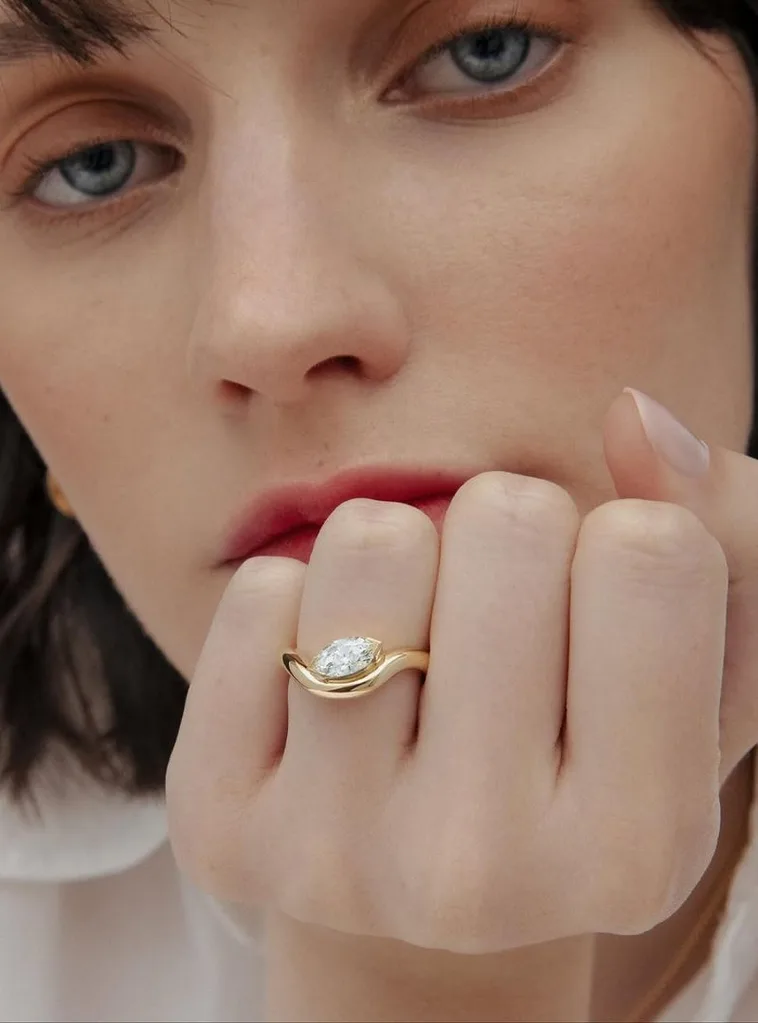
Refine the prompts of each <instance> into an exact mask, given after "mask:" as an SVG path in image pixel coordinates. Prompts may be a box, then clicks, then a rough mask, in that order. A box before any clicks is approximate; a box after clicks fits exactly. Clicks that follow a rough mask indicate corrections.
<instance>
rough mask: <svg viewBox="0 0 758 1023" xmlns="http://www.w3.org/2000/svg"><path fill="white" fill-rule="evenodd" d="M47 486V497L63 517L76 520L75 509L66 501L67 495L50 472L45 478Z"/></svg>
mask: <svg viewBox="0 0 758 1023" xmlns="http://www.w3.org/2000/svg"><path fill="white" fill-rule="evenodd" d="M45 486H46V489H47V496H48V497H49V498H50V500H51V502H52V503H53V505H54V506H55V508H56V509H57V510H58V511H59V512H60V513H61V515H65V516H66V518H69V519H72V518H74V509H73V508H72V507H71V505H70V504H69V503H68V501H67V500H66V495H65V494H64V493H63V491H62V490H61V488H60V484H59V483H58V481H57V480H56V478H55V477H54V476H53V474H52V473H51V472H48V473H47V475H46V476H45Z"/></svg>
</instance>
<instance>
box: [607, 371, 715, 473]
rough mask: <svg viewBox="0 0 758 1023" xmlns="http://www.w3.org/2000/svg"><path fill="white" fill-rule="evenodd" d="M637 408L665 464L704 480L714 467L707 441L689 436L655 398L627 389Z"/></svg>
mask: <svg viewBox="0 0 758 1023" xmlns="http://www.w3.org/2000/svg"><path fill="white" fill-rule="evenodd" d="M624 393H625V394H631V396H632V397H633V398H634V401H635V402H636V405H637V410H638V411H639V414H640V419H641V420H642V426H643V428H644V430H645V434H646V435H647V439H648V440H649V441H650V443H651V444H652V445H653V447H654V448H655V450H656V452H657V453H658V454H659V455H660V457H661V458H662V459H664V461H666V462H668V464H669V465H670V466H671V467H672V468H673V469H675V470H676V472H679V473H681V474H682V475H683V476H693V477H696V476H704V475H705V474H706V473H707V472H708V470H709V469H710V466H711V452H710V449H709V447H708V445H707V444H706V443H705V441H702V440H699V439H698V438H697V437H696V436H695V435H694V433H690V431H689V430H688V429H687V427H686V426H683V425H682V424H681V423H680V422H679V420H678V419H675V418H674V416H672V414H671V413H670V412H669V410H668V409H667V408H664V406H663V405H661V404H660V403H659V402H657V401H656V400H655V398H651V397H650V395H648V394H643V393H642V391H635V390H634V389H633V388H632V387H625V388H624Z"/></svg>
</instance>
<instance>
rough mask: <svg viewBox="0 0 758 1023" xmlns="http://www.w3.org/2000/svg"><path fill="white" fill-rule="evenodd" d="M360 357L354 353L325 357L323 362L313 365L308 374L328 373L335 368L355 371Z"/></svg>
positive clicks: (358, 367)
mask: <svg viewBox="0 0 758 1023" xmlns="http://www.w3.org/2000/svg"><path fill="white" fill-rule="evenodd" d="M360 365H361V362H360V359H358V358H356V357H355V356H354V355H334V356H332V358H331V359H325V360H324V361H323V362H319V364H318V365H317V366H314V367H313V368H312V369H311V370H310V372H309V374H308V376H314V375H316V374H319V375H320V374H322V373H323V374H329V373H333V372H334V371H335V370H338V371H339V370H341V371H343V372H344V371H345V370H347V371H348V372H350V373H356V372H358V371H359V370H360Z"/></svg>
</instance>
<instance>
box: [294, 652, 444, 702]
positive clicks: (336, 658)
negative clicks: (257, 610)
mask: <svg viewBox="0 0 758 1023" xmlns="http://www.w3.org/2000/svg"><path fill="white" fill-rule="evenodd" d="M282 662H283V664H284V667H285V668H286V669H287V671H288V672H289V674H290V676H291V677H292V678H293V679H294V680H295V681H296V682H298V683H299V684H300V685H301V686H302V687H303V688H304V689H307V690H308V692H309V693H313V694H314V695H315V696H322V697H326V698H327V699H332V700H348V699H354V698H355V697H358V696H366V695H367V694H368V693H373V692H375V691H376V690H377V689H379V688H380V687H381V686H383V685H384V684H385V682H389V680H390V679H391V678H393V677H394V676H395V675H397V674H398V673H399V672H401V671H408V670H409V669H414V670H416V671H422V672H426V670H427V668H428V666H429V654H428V653H427V652H426V651H425V650H406V649H401V650H393V651H392V652H391V653H388V654H385V653H384V648H383V646H382V644H381V643H380V642H379V640H377V639H372V637H370V636H352V637H349V638H346V639H338V640H335V641H334V642H333V643H330V644H329V645H328V646H326V647H324V648H323V650H321V651H319V653H318V654H316V656H315V657H314V658H313V660H312V661H310V663H306V662H305V661H304V660H303V658H302V657H301V656H300V655H299V654H298V653H297V651H296V650H285V651H284V653H283V654H282Z"/></svg>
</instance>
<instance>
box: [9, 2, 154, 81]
mask: <svg viewBox="0 0 758 1023" xmlns="http://www.w3.org/2000/svg"><path fill="white" fill-rule="evenodd" d="M2 6H3V7H4V8H5V9H6V10H7V11H8V13H9V14H10V19H8V20H0V68H2V67H3V66H6V65H9V64H17V63H19V62H20V61H25V60H31V59H33V58H35V57H63V58H68V59H69V60H73V61H74V62H75V63H76V64H79V65H80V66H81V67H87V66H91V65H92V64H95V63H96V62H97V59H98V57H99V56H101V55H102V54H103V52H104V51H106V50H114V51H115V52H116V53H119V54H122V55H123V53H124V51H125V49H126V47H127V46H128V45H129V44H130V43H133V42H136V41H138V40H141V39H144V38H146V37H149V36H152V35H153V33H154V29H153V28H151V27H150V26H149V25H148V24H147V22H145V21H142V20H141V19H140V18H138V17H137V14H136V12H135V11H134V10H133V9H132V8H131V5H130V4H129V0H3V5H2Z"/></svg>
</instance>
